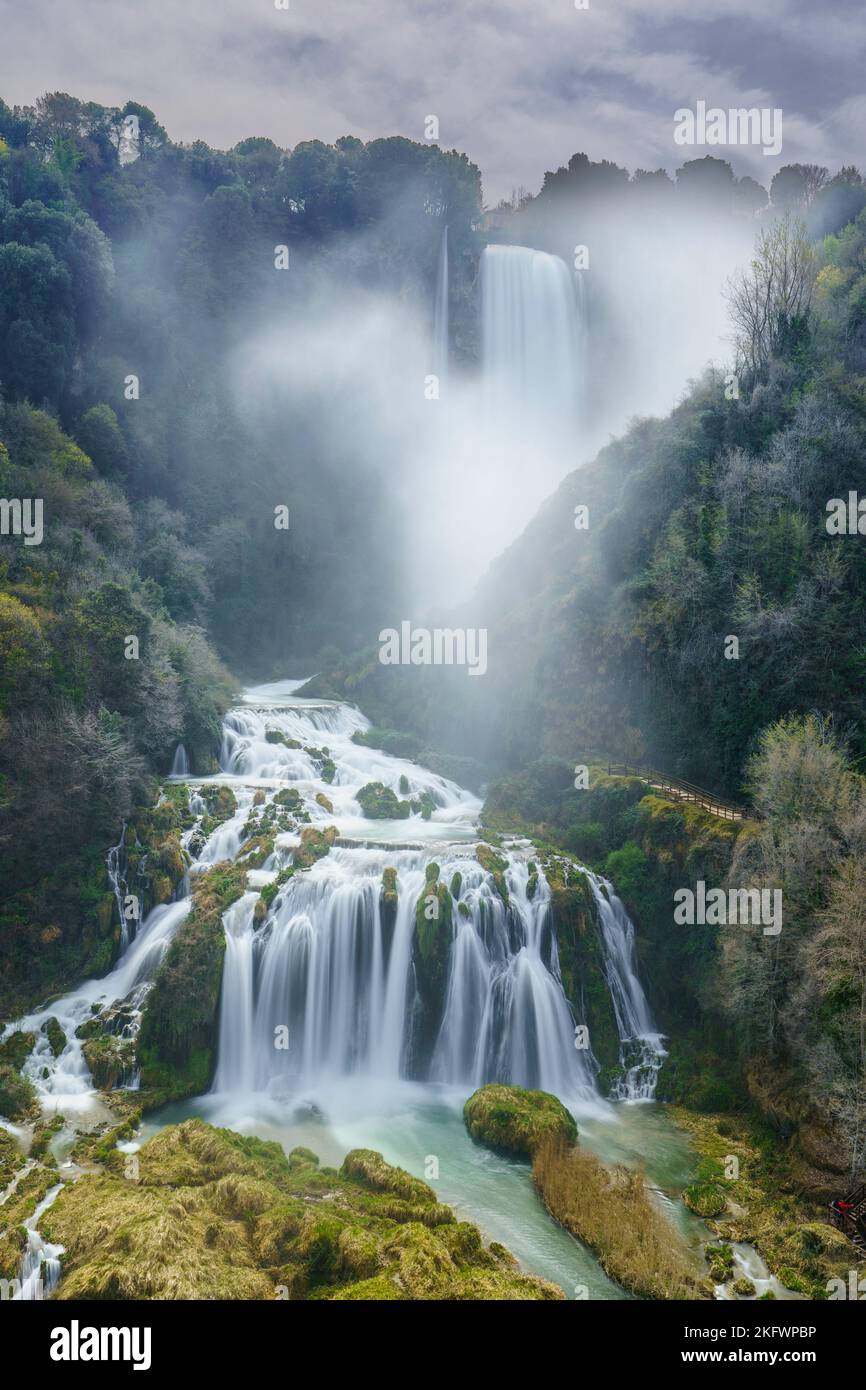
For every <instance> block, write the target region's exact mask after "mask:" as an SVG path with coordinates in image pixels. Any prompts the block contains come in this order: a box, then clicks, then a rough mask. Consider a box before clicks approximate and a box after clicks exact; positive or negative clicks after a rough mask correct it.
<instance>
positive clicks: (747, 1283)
mask: <svg viewBox="0 0 866 1390" xmlns="http://www.w3.org/2000/svg"><path fill="white" fill-rule="evenodd" d="M731 1289H732V1290H733V1292H734V1293H735V1294H736V1295H737V1298H754V1297H755V1294H756V1293H757V1289H756V1288H755V1286H754V1284H753V1283H752V1281H751V1279H746V1278H742V1279H735V1280H734V1282H733V1284H732V1285H731Z"/></svg>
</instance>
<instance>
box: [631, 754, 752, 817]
mask: <svg viewBox="0 0 866 1390" xmlns="http://www.w3.org/2000/svg"><path fill="white" fill-rule="evenodd" d="M607 770H608V774H609V776H611V777H639V778H640V780H641V781H642V782H646V783H647V785H648V786H650V787H655V788H656V790H658V791H663V792H667V793H668V795H669V796H672V797H675V798H676V800H678V801H691V802H693V803H694V804H695V805H696V806H703V808H704V810H706V811H710V812H711V813H712V814H713V815H714V816H721V817H722V818H723V819H724V820H745V819H747V818H748V817H752V816H755V814H756V813H755V812H754V811H750V810H749V808H748V807H747V806H738V805H737V804H736V802H734V801H728V800H727V798H726V797H723V796H716V794H715V792H710V791H707V789H706V788H705V787H696V786H695V784H694V782H686V781H684V780H683V779H682V778H681V777H669V776H668V775H667V773H664V772H659V771H657V769H655V768H652V767H646V766H645V765H643V764H641V763H608V765H607Z"/></svg>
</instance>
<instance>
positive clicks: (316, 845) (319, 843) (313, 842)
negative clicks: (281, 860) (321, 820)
mask: <svg viewBox="0 0 866 1390" xmlns="http://www.w3.org/2000/svg"><path fill="white" fill-rule="evenodd" d="M336 838H337V827H336V826H334V825H329V826H328V827H327V829H326V830H317V829H316V827H315V826H313V825H310V826H307V827H305V829H303V830H302V831H301V843H300V845H299V846H298V848H297V849H296V850H294V851H293V853H292V867H293V868H295V869H309V868H311V867H312V865H313V864H315V863H317V862H318V860H319V859H324V857H325V855H326V854H327V853H328V852H329V850H330V849H331V847H332V845H333V844H334V841H335V840H336Z"/></svg>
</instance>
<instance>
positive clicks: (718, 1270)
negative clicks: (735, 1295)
mask: <svg viewBox="0 0 866 1390" xmlns="http://www.w3.org/2000/svg"><path fill="white" fill-rule="evenodd" d="M704 1254H705V1256H706V1258H707V1260H708V1261H709V1266H710V1278H711V1279H712V1281H713V1283H714V1284H727V1283H728V1282H729V1280H730V1279H732V1278H733V1274H734V1252H733V1250H732V1249H731V1247H730V1245H727V1244H724V1243H723V1244H721V1245H708V1246H707V1248H706V1249H705V1251H704Z"/></svg>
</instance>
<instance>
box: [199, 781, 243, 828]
mask: <svg viewBox="0 0 866 1390" xmlns="http://www.w3.org/2000/svg"><path fill="white" fill-rule="evenodd" d="M199 795H200V796H201V799H202V801H203V802H204V804H205V806H206V807H207V814H208V819H209V820H210V821H211V822H213V824H214V825H221V824H222V822H223V821H227V820H231V818H232V816H235V815H237V810H238V802H237V797H236V796H235V794H234V792H233V791H232V789H231V787H227V786H225V785H223V784H220V785H215V784H214V783H209V784H208V785H206V786H203V787H200V788H199Z"/></svg>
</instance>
